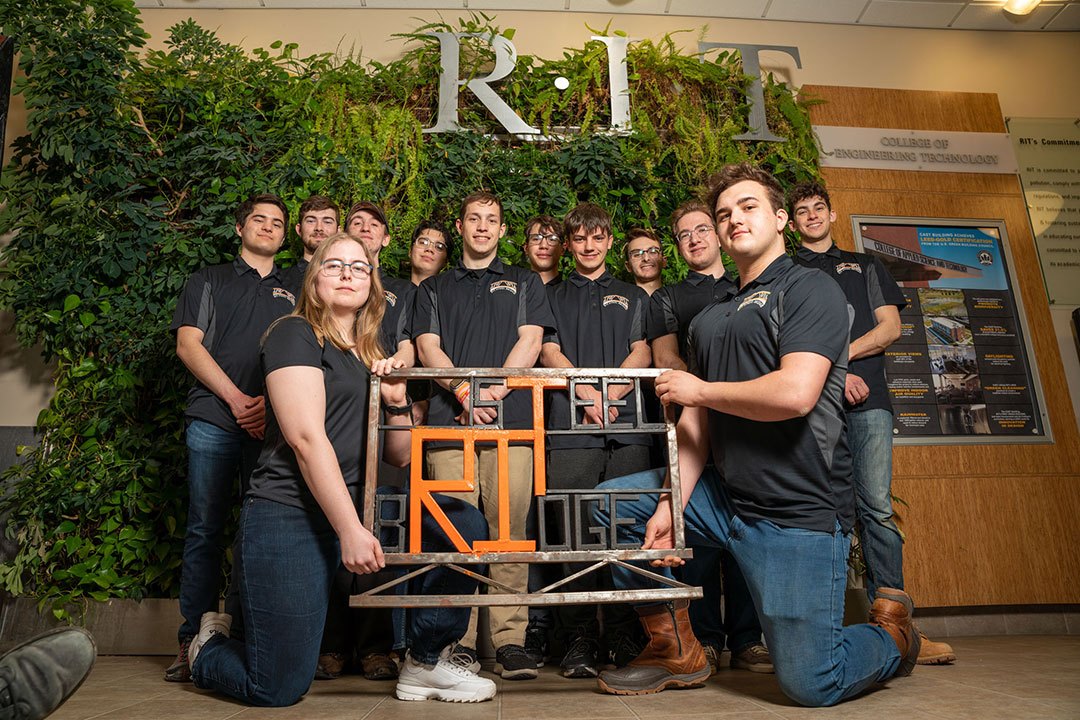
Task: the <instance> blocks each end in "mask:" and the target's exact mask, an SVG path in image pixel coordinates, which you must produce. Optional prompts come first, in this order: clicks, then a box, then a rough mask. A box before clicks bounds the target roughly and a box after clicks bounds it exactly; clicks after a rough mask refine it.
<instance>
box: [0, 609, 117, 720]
mask: <svg viewBox="0 0 1080 720" xmlns="http://www.w3.org/2000/svg"><path fill="white" fill-rule="evenodd" d="M96 654H97V648H96V647H94V639H93V638H92V637H91V636H90V633H88V632H86V631H85V630H83V629H82V628H60V629H59V630H52V631H50V632H47V633H45V634H44V635H38V636H37V637H35V638H33V639H31V640H27V641H26V642H24V643H22V644H21V645H18V646H16V647H15V648H13V649H12V650H10V651H8V653H7V654H6V655H4V656H3V657H2V658H0V717H4V718H8V717H13V718H19V720H42V718H45V717H48V716H49V715H51V714H52V712H53V711H54V710H56V708H58V707H60V706H61V705H62V704H63V703H64V701H65V700H67V699H68V698H69V697H71V695H72V694H73V693H74V692H75V691H76V690H78V689H79V686H80V685H82V683H83V680H85V679H86V676H87V675H89V674H90V668H91V667H93V666H94V657H95V655H96Z"/></svg>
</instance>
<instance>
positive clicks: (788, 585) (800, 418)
mask: <svg viewBox="0 0 1080 720" xmlns="http://www.w3.org/2000/svg"><path fill="white" fill-rule="evenodd" d="M708 207H709V208H710V209H712V210H713V212H714V213H715V219H716V224H717V229H718V232H719V235H720V241H721V244H722V246H723V249H724V250H725V251H726V252H727V253H728V255H730V256H731V257H732V259H734V261H735V263H736V265H737V266H738V269H739V286H738V288H732V289H731V290H729V291H728V292H727V293H726V294H725V295H724V296H723V297H722V298H720V299H718V300H717V301H715V302H713V303H712V304H711V305H709V306H708V307H706V308H705V309H704V310H702V311H701V313H700V314H698V315H697V317H695V318H694V320H693V321H692V322H691V324H690V328H689V341H688V353H687V354H688V356H689V357H688V360H689V367H690V370H691V372H680V371H671V372H667V373H664V374H663V375H661V376H660V377H659V378H658V379H657V382H656V392H657V394H658V395H659V396H660V400H661V402H663V403H664V404H665V405H666V404H670V403H673V402H674V403H678V404H679V405H682V406H683V407H685V408H686V409H685V411H684V412H683V414H682V417H681V418H680V420H679V427H678V438H679V474H680V478H681V489H682V499H683V503H684V519H685V523H686V524H685V528H686V541H687V545H689V546H691V547H694V546H704V547H720V548H725V549H727V550H729V551H730V552H731V554H732V555H733V556H734V557H735V559H736V561H737V562H738V564H739V566H740V567H741V568H742V569H743V573H744V574H745V576H746V581H747V585H748V586H749V588H750V595H751V597H752V598H753V601H754V606H755V609H756V610H757V614H758V618H759V619H760V620H761V625H762V629H763V630H764V634H765V639H766V642H767V643H768V646H769V651H770V653H771V654H772V660H773V665H774V666H775V668H776V676H777V680H778V681H779V683H780V687H781V689H782V690H783V691H784V692H785V693H786V694H787V695H788V696H789V697H791V698H792V699H793V700H795V701H796V702H799V703H801V704H803V705H809V706H824V705H833V704H835V703H837V702H840V701H841V700H844V699H846V698H849V697H852V696H854V695H856V694H858V693H860V692H862V691H863V690H865V689H866V688H868V687H869V686H870V685H872V684H873V683H876V682H880V681H883V680H886V679H888V678H890V677H893V676H894V675H906V674H908V673H910V672H911V669H912V667H913V666H914V664H915V660H916V658H917V657H918V654H919V634H918V631H917V630H916V628H915V625H914V623H913V622H912V620H911V614H912V610H913V607H912V602H911V598H909V597H908V595H907V594H906V593H904V592H903V591H901V590H895V589H890V588H881V589H880V590H878V594H877V599H876V600H875V601H874V604H873V607H872V608H871V610H870V620H871V622H870V623H869V624H863V625H854V626H849V627H843V626H842V622H841V621H842V619H843V610H844V586H845V580H846V575H847V572H846V571H847V557H848V549H849V542H850V535H851V528H852V524H853V522H854V508H853V502H852V498H853V497H854V494H853V492H852V472H851V456H850V453H849V452H848V449H847V445H846V442H845V439H844V415H843V400H844V376H845V374H846V371H847V353H848V309H847V303H846V302H845V300H844V295H843V293H842V292H841V291H840V290H839V287H838V286H837V285H836V283H835V282H833V281H832V280H831V279H830V278H828V277H827V276H826V275H825V274H823V273H821V272H819V271H815V270H810V269H808V268H802V267H799V266H797V265H795V264H794V262H792V260H791V259H790V258H789V257H788V256H787V255H786V254H785V252H784V237H783V229H784V225H785V223H786V222H787V212H786V211H785V210H784V194H783V191H782V189H781V188H780V185H779V184H778V183H777V181H776V179H775V178H773V177H772V175H770V174H769V173H767V172H765V171H764V170H761V169H759V168H754V167H751V166H748V165H729V166H727V167H725V168H724V169H723V170H722V171H721V173H720V175H719V179H718V181H717V184H716V185H715V186H714V187H713V189H712V191H711V192H710V196H709V202H708ZM710 449H711V450H712V456H713V458H714V460H715V463H716V468H715V470H713V469H712V468H709V469H706V467H705V463H706V460H707V458H708V457H709V451H710ZM721 478H722V479H721ZM663 482H664V479H663V472H661V471H655V472H653V473H640V474H638V475H631V476H627V477H625V478H617V479H616V480H613V481H610V483H605V484H604V485H601V488H604V487H609V488H618V487H623V488H630V487H633V488H643V487H651V486H658V485H660V484H661V483H663ZM649 483H653V485H650V484H649ZM619 508H620V515H623V516H626V517H633V518H634V520H635V522H634V524H632V525H625V526H622V528H624V529H623V530H622V535H623V537H622V538H621V539H622V540H624V541H628V540H630V539H631V538H634V537H636V538H643V539H644V542H643V545H642V547H645V548H670V547H673V540H674V538H673V533H672V508H671V495H670V494H664V495H661V496H660V500H659V502H658V501H657V500H656V497H655V496H642V498H641V499H640V500H639V501H637V502H633V503H620V504H619ZM605 521H606V518H605ZM654 564H655V565H665V566H671V565H676V564H682V561H681V560H680V559H678V558H674V557H668V558H666V559H665V560H664V561H654ZM638 577H639V576H637V575H636V574H633V573H630V572H629V571H626V570H623V569H619V570H618V571H616V583H617V584H618V585H619V587H622V588H630V587H637V586H640V583H641V581H640V580H639V579H638ZM638 612H639V614H640V615H641V619H642V623H643V624H644V625H645V627H646V630H647V631H648V633H649V636H650V642H649V645H648V647H646V649H645V651H644V652H642V653H641V655H639V656H638V657H637V658H635V659H634V660H633V661H632V662H631V663H630V664H629V665H627V666H626V667H624V668H620V669H618V670H611V671H608V672H605V673H602V674H601V675H600V678H599V682H600V687H601V688H602V689H604V690H605V691H607V692H611V693H616V694H641V693H649V692H658V691H660V690H663V689H664V688H665V687H667V686H669V685H674V686H688V685H693V684H696V683H700V682H701V681H703V680H704V679H705V678H707V677H708V675H709V666H708V663H707V662H706V660H705V656H704V653H703V652H702V650H701V646H700V645H699V644H698V641H697V639H696V638H695V637H694V635H693V632H692V631H691V629H690V623H689V620H688V618H687V612H686V602H685V601H680V602H676V603H669V604H661V605H653V606H646V607H639V608H638Z"/></svg>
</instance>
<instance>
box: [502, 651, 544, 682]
mask: <svg viewBox="0 0 1080 720" xmlns="http://www.w3.org/2000/svg"><path fill="white" fill-rule="evenodd" d="M495 672H497V673H499V674H500V675H502V676H503V679H504V680H532V679H533V678H535V677H536V675H537V672H536V663H535V662H534V661H533V659H532V658H531V657H529V653H527V652H525V648H524V647H522V646H521V645H503V646H502V647H501V648H499V649H498V650H496V651H495Z"/></svg>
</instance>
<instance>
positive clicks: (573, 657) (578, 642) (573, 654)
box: [560, 635, 600, 678]
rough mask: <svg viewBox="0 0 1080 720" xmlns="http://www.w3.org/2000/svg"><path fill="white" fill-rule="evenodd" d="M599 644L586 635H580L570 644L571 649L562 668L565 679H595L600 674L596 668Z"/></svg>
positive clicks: (562, 663)
mask: <svg viewBox="0 0 1080 720" xmlns="http://www.w3.org/2000/svg"><path fill="white" fill-rule="evenodd" d="M598 648H599V643H597V642H596V640H593V639H591V638H589V637H586V636H584V635H578V636H577V637H575V638H574V640H573V642H571V643H570V648H569V649H568V650H567V651H566V655H564V656H563V659H562V662H561V663H560V666H561V667H562V674H563V677H568V678H594V677H596V676H597V675H599V674H600V671H599V669H598V668H597V667H596V653H597V650H598Z"/></svg>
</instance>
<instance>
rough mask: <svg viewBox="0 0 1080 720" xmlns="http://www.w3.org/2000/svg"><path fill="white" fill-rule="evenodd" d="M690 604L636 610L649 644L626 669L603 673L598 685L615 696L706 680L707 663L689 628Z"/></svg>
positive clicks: (707, 674) (679, 601)
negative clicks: (688, 609) (688, 610)
mask: <svg viewBox="0 0 1080 720" xmlns="http://www.w3.org/2000/svg"><path fill="white" fill-rule="evenodd" d="M688 607H689V602H688V601H686V600H677V601H675V602H674V603H664V604H663V605H650V606H648V607H643V608H638V615H639V616H640V617H641V624H642V625H643V626H644V627H645V633H646V634H647V635H648V636H649V643H648V644H647V645H646V646H645V649H644V650H642V651H641V654H640V655H638V656H637V657H636V658H634V659H633V660H631V661H630V664H629V665H627V666H626V667H622V668H618V669H615V670H605V671H604V672H602V673H600V677H599V678H598V680H597V682H598V683H599V684H600V689H601V690H603V691H604V692H609V693H612V694H614V695H647V694H650V693H657V692H660V691H661V690H663V689H664V688H666V687H668V686H672V687H693V686H695V685H700V684H702V683H703V682H705V680H706V679H707V678H708V677H709V661H708V660H706V659H705V651H704V650H703V649H702V647H701V643H699V642H698V640H697V638H696V637H694V632H693V630H691V629H690V617H689V614H688V612H687V608H688Z"/></svg>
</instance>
